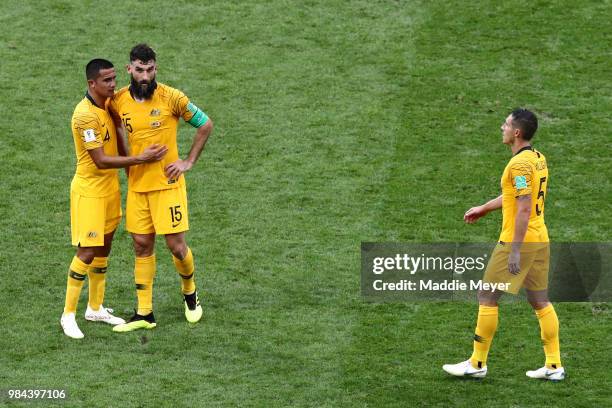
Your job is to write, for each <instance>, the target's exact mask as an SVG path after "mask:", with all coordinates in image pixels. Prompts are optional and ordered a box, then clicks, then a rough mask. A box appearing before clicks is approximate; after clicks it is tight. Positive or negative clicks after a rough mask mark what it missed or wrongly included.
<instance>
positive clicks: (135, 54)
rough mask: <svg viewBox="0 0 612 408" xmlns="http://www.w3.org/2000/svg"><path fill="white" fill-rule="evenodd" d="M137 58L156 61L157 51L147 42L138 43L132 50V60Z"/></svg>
mask: <svg viewBox="0 0 612 408" xmlns="http://www.w3.org/2000/svg"><path fill="white" fill-rule="evenodd" d="M136 60H141V61H142V62H149V61H151V60H153V61H155V51H153V48H151V47H149V46H148V45H147V44H145V43H141V44H137V45H135V46H134V47H133V48H132V50H131V51H130V62H132V61H136Z"/></svg>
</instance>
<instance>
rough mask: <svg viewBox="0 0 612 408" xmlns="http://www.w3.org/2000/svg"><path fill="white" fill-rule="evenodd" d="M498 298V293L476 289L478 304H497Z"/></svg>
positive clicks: (492, 305)
mask: <svg viewBox="0 0 612 408" xmlns="http://www.w3.org/2000/svg"><path fill="white" fill-rule="evenodd" d="M498 300H499V294H498V293H496V292H495V291H494V292H491V291H490V290H479V291H478V304H480V305H482V306H490V307H495V306H497V301H498Z"/></svg>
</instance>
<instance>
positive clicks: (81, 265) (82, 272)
mask: <svg viewBox="0 0 612 408" xmlns="http://www.w3.org/2000/svg"><path fill="white" fill-rule="evenodd" d="M88 270H89V265H87V264H86V263H85V262H83V261H81V260H80V259H79V258H78V257H76V256H75V257H74V258H72V262H71V263H70V269H69V270H68V283H67V285H66V302H65V303H64V313H76V309H77V303H79V296H81V288H82V287H83V282H84V281H85V277H86V276H87V271H88Z"/></svg>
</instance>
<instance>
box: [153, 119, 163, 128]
mask: <svg viewBox="0 0 612 408" xmlns="http://www.w3.org/2000/svg"><path fill="white" fill-rule="evenodd" d="M160 126H161V122H160V121H159V120H156V121H155V122H151V127H152V128H153V129H156V128H158V127H160Z"/></svg>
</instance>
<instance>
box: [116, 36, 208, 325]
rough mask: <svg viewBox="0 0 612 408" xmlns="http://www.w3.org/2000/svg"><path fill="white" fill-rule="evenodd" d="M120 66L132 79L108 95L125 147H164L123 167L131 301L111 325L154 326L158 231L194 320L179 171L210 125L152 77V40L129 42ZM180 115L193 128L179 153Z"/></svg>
mask: <svg viewBox="0 0 612 408" xmlns="http://www.w3.org/2000/svg"><path fill="white" fill-rule="evenodd" d="M127 69H128V73H129V74H130V76H131V84H130V85H129V86H127V87H125V88H123V89H121V90H120V91H119V92H117V93H116V94H115V96H114V97H113V98H112V100H111V102H110V110H111V112H112V114H113V118H114V120H115V122H116V123H117V124H118V126H122V128H123V129H124V131H125V133H127V138H128V142H129V145H130V149H131V153H132V154H138V153H139V152H140V151H142V150H143V149H144V148H145V146H147V145H149V144H151V143H155V144H163V145H164V146H167V147H168V153H167V155H166V156H165V157H164V159H163V160H161V161H159V162H157V163H145V164H140V165H137V166H132V167H131V168H130V171H129V176H128V197H127V206H126V228H127V230H128V231H129V232H130V233H131V234H132V238H133V240H134V249H135V252H136V260H135V266H134V280H135V283H136V295H137V298H138V309H137V310H136V313H135V314H134V316H133V317H132V318H131V319H130V321H129V322H127V323H125V324H122V325H118V326H115V327H114V328H113V330H114V331H117V332H127V331H132V330H137V329H152V328H154V327H155V326H156V322H155V318H154V316H153V281H154V277H155V272H156V258H155V253H154V247H155V236H156V235H164V237H165V240H166V244H167V246H168V249H169V250H170V252H171V253H172V255H173V260H174V265H175V267H176V269H177V272H178V274H179V275H180V277H181V289H182V294H183V297H184V308H185V317H186V319H187V321H189V322H190V323H195V322H197V321H199V320H200V318H201V317H202V307H201V306H200V302H199V299H198V295H197V291H196V285H195V278H194V269H195V267H194V260H193V254H192V252H191V249H190V248H189V247H188V246H187V243H186V241H185V231H187V230H188V229H189V214H188V208H187V189H186V185H185V176H184V175H183V173H185V172H186V171H188V170H189V169H191V167H192V166H193V165H194V164H195V163H196V161H197V160H198V158H199V156H200V153H201V152H202V150H203V148H204V145H205V144H206V141H207V140H208V136H209V135H210V133H211V132H212V121H211V120H210V119H209V118H208V116H207V115H206V114H205V113H204V112H203V111H202V110H200V109H199V108H198V107H197V106H196V105H194V104H193V103H191V102H190V101H189V98H187V96H185V94H184V93H183V92H181V91H179V90H177V89H174V88H172V87H170V86H167V85H164V84H161V83H158V82H156V80H155V76H156V72H157V65H156V55H155V51H153V49H152V48H151V47H149V46H148V45H146V44H138V45H136V46H135V47H134V48H132V50H131V52H130V63H129V64H128V66H127ZM181 118H182V119H183V120H184V121H185V122H187V123H189V124H190V125H191V126H193V127H195V128H196V133H195V137H194V140H193V144H192V146H191V150H190V151H189V154H188V156H187V158H186V159H185V160H182V159H181V158H180V157H179V151H178V145H177V128H178V124H179V121H180V119H181Z"/></svg>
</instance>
